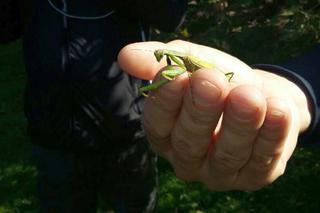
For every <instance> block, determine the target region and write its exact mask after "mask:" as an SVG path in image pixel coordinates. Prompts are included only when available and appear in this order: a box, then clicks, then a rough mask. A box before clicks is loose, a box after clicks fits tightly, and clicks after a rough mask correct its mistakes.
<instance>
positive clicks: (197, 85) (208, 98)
mask: <svg viewBox="0 0 320 213" xmlns="http://www.w3.org/2000/svg"><path fill="white" fill-rule="evenodd" d="M191 92H192V98H193V101H194V104H195V105H197V106H202V107H210V106H214V105H216V104H217V102H218V101H219V99H220V97H221V95H222V91H221V90H220V89H219V88H218V87H217V86H216V85H214V84H212V83H211V82H210V81H208V80H203V79H195V80H193V81H192V84H191Z"/></svg>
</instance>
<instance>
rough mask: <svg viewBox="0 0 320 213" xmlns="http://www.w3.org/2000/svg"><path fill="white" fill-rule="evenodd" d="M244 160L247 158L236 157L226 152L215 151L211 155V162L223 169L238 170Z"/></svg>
mask: <svg viewBox="0 0 320 213" xmlns="http://www.w3.org/2000/svg"><path fill="white" fill-rule="evenodd" d="M246 161H247V158H244V157H238V156H235V155H234V154H232V153H228V152H216V153H215V154H214V156H213V162H214V163H215V165H216V166H217V167H218V168H219V169H221V170H223V171H234V170H239V169H240V168H241V167H242V166H243V165H244V164H245V163H246Z"/></svg>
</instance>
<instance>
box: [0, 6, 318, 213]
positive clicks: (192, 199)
mask: <svg viewBox="0 0 320 213" xmlns="http://www.w3.org/2000/svg"><path fill="white" fill-rule="evenodd" d="M196 2H197V4H193V5H191V6H190V9H189V12H188V13H189V16H188V17H189V18H187V22H186V23H187V24H185V25H183V26H182V30H181V31H180V32H179V33H177V34H163V33H160V34H159V33H157V34H156V36H157V38H158V39H167V40H169V39H172V38H182V39H185V40H190V41H195V42H197V43H201V44H205V45H210V46H213V47H217V48H219V49H222V50H224V51H226V52H229V53H231V54H233V55H235V56H238V57H240V58H241V59H243V60H244V61H246V62H247V63H249V64H251V63H257V62H269V63H277V62H281V61H284V60H286V59H288V58H290V57H292V56H295V55H297V54H300V53H301V52H303V51H305V50H307V49H309V48H310V47H311V46H312V45H314V44H315V43H317V42H318V40H319V38H318V33H319V32H320V29H319V27H318V28H316V27H315V26H316V25H317V23H319V19H318V15H317V14H320V13H319V11H318V10H314V9H312V10H311V9H310V8H312V7H311V6H308V4H307V3H306V4H294V3H296V1H289V2H291V3H290V4H287V5H281V7H279V8H276V9H274V11H273V12H272V13H271V14H269V13H268V14H266V12H265V10H264V9H263V8H261V9H259V10H257V7H258V6H259V5H258V6H256V5H255V4H253V3H251V4H249V3H247V4H244V3H243V2H245V3H246V2H252V1H237V3H235V1H230V2H231V3H230V4H229V7H228V8H227V9H225V10H223V11H220V12H217V13H213V14H211V13H210V11H208V10H209V9H208V8H210V7H209V6H213V4H212V3H209V1H196ZM292 2H293V3H292ZM309 3H310V2H309ZM241 4H244V5H241ZM258 8H259V7H258ZM316 9H317V8H316ZM232 11H234V12H235V14H233V13H231V12H232ZM200 12H202V13H200ZM201 14H202V15H201ZM203 14H204V15H203ZM227 14H233V16H231V15H227ZM292 14H294V15H292ZM266 20H267V21H266ZM268 20H269V21H268ZM317 21H318V22H317ZM302 24H304V27H301V26H302ZM24 83H25V74H24V66H23V59H22V49H21V41H20V40H19V41H16V42H14V43H11V44H7V45H0V150H1V154H0V213H2V212H5V213H11V212H37V209H38V208H37V206H38V201H37V199H36V196H35V193H36V191H35V184H36V183H35V177H36V170H35V167H34V166H33V164H32V160H31V157H30V152H31V150H30V143H29V141H28V138H27V137H26V121H25V118H24V115H23V89H24ZM159 170H160V187H159V206H158V211H159V212H190V213H191V212H192V213H201V212H209V213H211V212H212V213H214V212H240V213H241V212H243V213H246V212H259V213H260V212H266V213H269V212H270V213H275V212H297V213H298V212H299V213H300V212H308V213H313V212H318V211H319V209H320V196H319V192H320V150H319V147H317V146H310V147H304V148H302V147H299V148H298V149H297V150H296V151H295V153H294V156H293V157H292V158H291V160H290V161H289V163H288V167H287V171H286V173H285V175H284V176H282V177H280V178H279V179H278V180H277V181H276V182H275V183H274V184H272V185H271V186H269V187H266V188H264V189H262V190H260V191H257V192H251V193H249V192H223V193H211V192H208V191H207V190H206V189H205V188H203V187H202V186H201V185H200V184H196V183H192V184H186V183H183V182H181V181H179V180H177V179H176V178H175V177H174V174H173V173H172V170H171V169H170V166H169V165H168V163H166V162H165V161H164V160H160V162H159ZM100 212H104V210H100Z"/></svg>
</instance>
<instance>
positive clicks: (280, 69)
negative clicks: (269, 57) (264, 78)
mask: <svg viewBox="0 0 320 213" xmlns="http://www.w3.org/2000/svg"><path fill="white" fill-rule="evenodd" d="M319 56H320V45H318V46H316V47H315V48H313V49H312V50H311V51H309V52H308V53H306V54H304V55H302V56H300V57H297V58H294V59H291V60H290V61H289V62H287V63H285V64H281V65H271V64H256V65H253V68H258V69H262V70H266V71H270V72H273V73H275V74H279V75H281V76H284V77H286V78H287V79H289V80H291V81H292V82H294V83H296V84H297V85H298V86H299V87H300V88H301V89H302V90H303V91H304V93H305V94H306V96H307V99H308V102H309V110H310V112H311V116H312V120H311V124H310V126H309V128H308V130H307V131H305V132H304V133H302V134H301V135H300V136H299V143H302V144H314V143H320V60H319Z"/></svg>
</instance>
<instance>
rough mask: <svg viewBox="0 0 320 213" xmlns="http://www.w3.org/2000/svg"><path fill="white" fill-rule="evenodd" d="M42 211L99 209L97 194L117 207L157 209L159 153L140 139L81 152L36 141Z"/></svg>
mask: <svg viewBox="0 0 320 213" xmlns="http://www.w3.org/2000/svg"><path fill="white" fill-rule="evenodd" d="M33 157H34V159H35V163H36V167H37V169H38V193H39V200H40V205H41V210H42V211H43V212H46V213H47V212H49V213H50V212H59V213H60V212H61V213H65V212H86V213H87V212H88V213H89V212H96V210H97V200H98V197H101V198H102V199H104V200H106V201H108V202H110V203H111V204H112V205H113V206H114V209H115V211H116V212H119V213H120V212H121V213H122V212H139V213H140V212H153V211H154V209H155V204H156V183H157V180H156V179H157V174H156V166H155V160H156V159H155V156H154V155H153V154H152V153H151V152H150V151H149V150H148V148H147V147H146V145H144V144H142V143H139V144H136V145H133V146H132V147H130V148H128V149H127V150H125V151H123V152H121V153H118V154H101V153H99V154H96V155H84V154H82V155H80V154H74V153H65V152H62V151H57V150H50V149H45V148H42V147H40V146H36V145H34V146H33Z"/></svg>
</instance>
